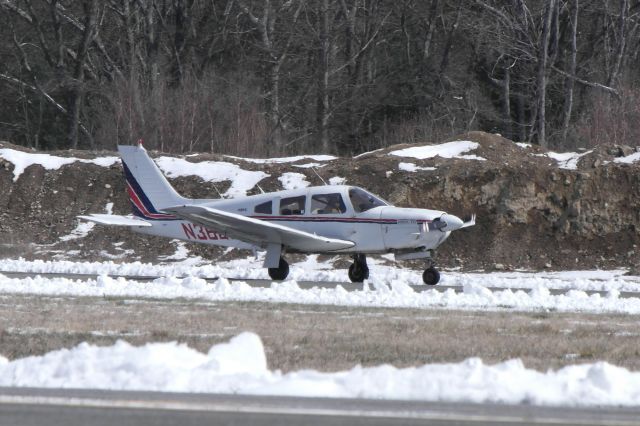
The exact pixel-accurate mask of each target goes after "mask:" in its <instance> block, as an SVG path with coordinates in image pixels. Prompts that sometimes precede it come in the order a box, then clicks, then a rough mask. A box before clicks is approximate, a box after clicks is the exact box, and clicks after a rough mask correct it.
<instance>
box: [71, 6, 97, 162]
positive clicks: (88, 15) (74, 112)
mask: <svg viewBox="0 0 640 426" xmlns="http://www.w3.org/2000/svg"><path fill="white" fill-rule="evenodd" d="M83 8H84V13H85V19H84V31H83V33H82V38H81V40H80V44H79V45H78V49H77V50H76V58H75V59H76V63H75V67H74V72H73V87H72V88H71V90H70V93H69V108H67V113H68V116H69V131H68V141H69V145H70V147H71V148H72V149H77V148H78V128H79V126H80V110H81V109H82V101H83V98H84V63H85V60H86V58H87V51H88V50H89V45H90V44H91V41H92V40H93V37H94V36H95V32H96V31H95V27H96V14H97V4H96V0H88V1H86V2H85V3H84V4H83ZM90 142H91V144H92V145H93V142H92V141H90Z"/></svg>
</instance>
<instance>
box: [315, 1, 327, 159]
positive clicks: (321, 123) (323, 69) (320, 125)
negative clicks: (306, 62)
mask: <svg viewBox="0 0 640 426" xmlns="http://www.w3.org/2000/svg"><path fill="white" fill-rule="evenodd" d="M319 12H320V13H319V31H318V33H319V36H320V40H319V42H320V43H319V44H320V46H319V49H318V74H317V91H318V93H317V99H316V102H317V108H316V144H317V146H318V147H319V148H320V150H321V152H323V153H328V152H329V150H330V147H329V135H328V129H327V125H328V122H329V2H328V0H322V1H321V2H320V11H319Z"/></svg>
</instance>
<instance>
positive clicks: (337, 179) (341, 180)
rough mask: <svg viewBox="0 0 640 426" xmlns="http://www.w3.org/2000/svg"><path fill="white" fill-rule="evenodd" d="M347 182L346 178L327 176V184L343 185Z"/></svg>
mask: <svg viewBox="0 0 640 426" xmlns="http://www.w3.org/2000/svg"><path fill="white" fill-rule="evenodd" d="M346 183H347V178H343V177H339V176H334V177H332V178H329V185H344V184H346Z"/></svg>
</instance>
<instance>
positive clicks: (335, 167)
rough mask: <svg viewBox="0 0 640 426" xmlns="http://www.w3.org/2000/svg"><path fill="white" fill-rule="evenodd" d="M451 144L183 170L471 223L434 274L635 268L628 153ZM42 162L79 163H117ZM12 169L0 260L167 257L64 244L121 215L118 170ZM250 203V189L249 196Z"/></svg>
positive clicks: (448, 246)
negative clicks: (219, 171) (371, 196)
mask: <svg viewBox="0 0 640 426" xmlns="http://www.w3.org/2000/svg"><path fill="white" fill-rule="evenodd" d="M451 141H471V142H476V143H477V144H479V146H478V147H477V148H475V149H473V150H470V151H468V152H465V153H463V154H462V155H458V156H454V157H453V158H444V157H442V156H434V157H431V158H424V159H418V158H414V157H400V156H397V155H390V154H389V153H390V152H393V151H398V150H400V149H403V148H408V147H411V146H410V145H401V146H394V147H389V148H387V149H384V150H379V151H375V152H371V153H367V154H365V155H361V156H357V157H355V158H337V159H335V160H331V161H321V162H318V161H314V160H312V159H309V158H301V159H298V160H297V161H292V162H283V163H277V162H268V163H265V162H251V161H246V160H243V159H236V158H231V157H226V156H222V155H213V154H200V155H197V156H188V157H185V158H186V159H187V160H188V161H191V162H200V161H224V162H227V163H234V164H236V165H238V166H240V167H241V168H242V169H244V170H254V171H262V172H265V173H267V174H268V175H269V177H267V178H265V179H263V180H262V181H260V183H259V185H260V187H261V188H262V189H264V190H265V191H274V190H279V189H282V185H283V184H282V182H281V181H280V180H279V179H278V178H279V177H281V176H282V175H283V174H284V173H291V172H293V173H300V174H303V175H304V176H305V179H306V180H307V181H308V182H309V183H310V184H311V185H321V184H322V181H321V179H320V177H319V176H318V175H320V176H322V178H324V179H325V180H328V179H329V178H331V177H336V176H337V177H341V178H344V179H346V182H347V183H348V184H352V185H359V186H362V187H365V188H367V189H369V190H371V191H373V192H375V193H378V194H380V195H381V196H383V197H384V198H386V199H388V200H389V201H391V202H392V203H394V204H396V205H399V206H405V207H423V208H434V209H441V210H446V211H448V212H451V213H453V214H456V215H459V216H465V215H467V214H470V213H474V212H475V213H477V215H478V220H477V226H475V227H473V228H470V229H468V230H464V231H460V232H456V233H454V234H453V235H452V237H451V238H450V239H449V240H448V241H447V242H446V243H445V244H444V245H443V246H442V247H441V248H440V251H439V256H438V262H439V264H440V265H441V266H443V267H462V268H464V269H476V268H489V269H511V268H527V269H543V268H551V269H567V268H571V269H581V268H585V269H587V268H588V269H592V268H596V267H598V268H612V267H629V268H640V264H639V263H640V260H638V256H637V247H638V244H640V232H639V226H640V201H639V200H640V162H636V163H630V164H626V163H618V162H615V159H616V158H620V157H627V156H629V155H632V154H633V153H634V152H635V149H634V148H630V147H616V146H603V147H599V148H597V149H594V150H591V151H587V152H582V153H576V154H574V155H571V154H563V155H555V154H553V153H548V152H547V151H545V150H544V149H542V148H540V147H537V146H530V145H526V144H516V143H514V142H512V141H510V140H508V139H505V138H502V137H501V136H499V135H492V134H488V133H483V132H469V133H465V134H462V135H459V136H457V137H455V138H451V139H450V140H447V141H444V142H451ZM2 148H9V149H15V150H20V151H24V152H31V151H29V150H25V149H24V148H20V147H16V146H13V145H11V144H8V143H0V149H2ZM49 154H53V155H58V156H63V157H76V158H84V159H92V158H95V157H96V156H107V155H116V154H115V153H108V152H105V153H100V154H99V155H95V154H92V153H88V152H81V151H74V152H69V151H64V152H57V153H49ZM151 154H152V156H153V155H156V154H155V153H151ZM465 155H468V156H473V157H475V158H473V157H466V158H465V157H464V156H465ZM460 157H463V158H460ZM310 163H321V164H320V165H319V166H316V167H315V172H314V170H312V168H311V167H307V166H308V165H309V164H310ZM300 166H304V167H300ZM14 168H15V164H13V163H12V162H10V161H7V160H6V159H2V158H0V185H1V187H2V188H3V190H2V192H0V236H1V237H2V245H1V246H0V256H3V257H16V256H25V257H28V258H52V257H56V256H57V257H70V256H71V257H75V258H80V259H105V258H113V259H114V260H118V259H123V260H128V261H130V260H134V259H140V260H146V261H152V260H157V259H159V258H160V259H161V258H163V256H165V257H166V256H169V255H171V254H173V253H174V252H175V244H174V243H172V242H171V241H169V240H166V239H162V238H153V237H142V236H139V235H137V234H134V233H130V232H129V231H127V230H122V229H114V228H109V229H107V228H103V227H99V226H96V227H95V228H93V230H92V231H91V232H90V233H89V234H88V236H86V237H82V236H81V235H82V233H81V232H79V231H77V232H76V233H75V234H74V230H75V229H76V227H77V226H78V220H77V219H76V216H77V215H80V214H86V213H104V212H105V211H112V212H113V213H116V214H127V213H129V203H128V199H127V196H126V193H125V188H124V181H123V179H122V172H121V167H120V165H119V164H118V163H115V164H113V165H111V166H109V167H104V166H99V165H95V164H87V163H81V162H73V163H71V164H67V165H64V166H62V167H60V168H57V169H52V170H46V169H45V168H44V167H42V166H40V165H31V166H29V167H27V168H26V169H25V170H24V172H23V173H22V174H20V175H19V176H18V178H17V180H16V181H15V182H14V173H13V172H14ZM316 172H317V174H316ZM171 181H172V183H173V184H174V185H175V187H176V189H177V190H178V191H179V192H181V193H182V194H184V195H185V196H188V197H198V198H205V197H206V198H218V195H217V194H218V193H219V192H220V193H224V192H225V191H226V190H227V189H228V188H229V186H230V184H231V182H230V181H226V182H220V183H217V184H213V183H211V182H205V181H203V180H202V179H200V178H198V177H194V176H190V177H180V178H176V179H172V180H171ZM259 192H260V189H259V188H258V187H255V188H253V189H252V190H250V191H249V194H254V193H259ZM189 249H190V250H191V253H192V254H194V255H201V256H206V257H209V258H211V259H212V260H213V259H217V258H218V257H219V256H222V250H218V249H216V248H209V247H205V246H198V245H190V246H189ZM234 255H236V254H234V253H233V252H232V253H231V254H226V255H225V256H227V257H228V256H234ZM243 255H244V253H243Z"/></svg>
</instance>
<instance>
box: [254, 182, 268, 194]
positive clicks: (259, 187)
mask: <svg viewBox="0 0 640 426" xmlns="http://www.w3.org/2000/svg"><path fill="white" fill-rule="evenodd" d="M256 186H257V187H258V189H259V190H260V192H262V193H263V194H266V192H264V189H262V187H261V186H260V185H258V184H257V183H256Z"/></svg>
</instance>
